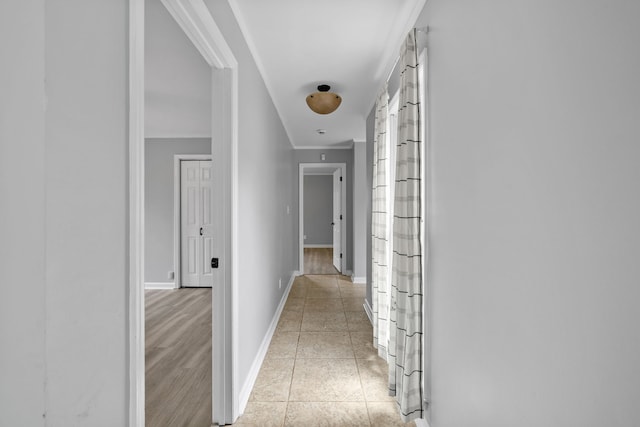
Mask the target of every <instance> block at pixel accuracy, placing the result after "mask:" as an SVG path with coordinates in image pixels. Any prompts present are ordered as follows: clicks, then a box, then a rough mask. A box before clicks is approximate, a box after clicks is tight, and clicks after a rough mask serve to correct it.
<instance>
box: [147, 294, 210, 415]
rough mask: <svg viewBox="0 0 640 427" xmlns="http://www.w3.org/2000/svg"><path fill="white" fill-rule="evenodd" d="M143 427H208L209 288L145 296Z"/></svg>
mask: <svg viewBox="0 0 640 427" xmlns="http://www.w3.org/2000/svg"><path fill="white" fill-rule="evenodd" d="M145 309H146V314H145V331H146V332H145V333H146V342H145V350H146V377H145V384H146V402H145V409H146V426H147V427H174V426H176V427H177V426H184V427H187V426H189V427H209V426H211V288H182V289H176V290H148V291H145Z"/></svg>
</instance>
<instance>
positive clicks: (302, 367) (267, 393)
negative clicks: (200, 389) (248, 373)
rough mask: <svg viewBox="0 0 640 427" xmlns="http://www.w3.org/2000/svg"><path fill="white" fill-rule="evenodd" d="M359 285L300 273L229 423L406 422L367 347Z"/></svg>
mask: <svg viewBox="0 0 640 427" xmlns="http://www.w3.org/2000/svg"><path fill="white" fill-rule="evenodd" d="M364 297H365V287H364V285H358V284H354V283H352V282H351V281H350V280H349V279H348V278H347V277H345V276H340V275H306V276H299V277H298V278H296V280H295V282H294V283H293V285H292V288H291V291H290V293H289V297H288V299H287V302H286V305H285V307H284V310H283V312H282V315H281V317H280V322H279V323H278V327H277V329H276V332H275V333H274V336H273V339H272V341H271V345H270V347H269V350H268V352H267V355H266V357H265V360H264V363H263V365H262V368H261V370H260V373H259V375H258V378H257V380H256V384H255V386H254V388H253V391H252V393H251V396H250V398H249V403H248V405H247V408H246V411H245V413H244V415H243V416H241V417H240V418H239V419H238V421H237V423H236V424H234V425H236V426H255V427H257V426H260V427H266V426H274V427H275V426H277V427H281V426H286V427H289V426H291V427H293V426H305V427H313V426H336V427H338V426H339V427H348V426H385V427H392V426H405V425H407V426H414V425H415V424H414V423H413V422H412V423H408V424H404V423H402V422H401V420H400V416H399V415H398V413H397V410H396V404H395V401H394V398H393V397H389V396H388V393H387V387H386V372H387V367H386V363H385V362H384V361H383V360H382V359H381V358H379V357H378V356H377V353H376V351H375V350H374V349H373V347H372V328H371V323H370V322H369V319H368V318H367V315H366V313H365V311H364V308H363V305H362V304H363V302H364Z"/></svg>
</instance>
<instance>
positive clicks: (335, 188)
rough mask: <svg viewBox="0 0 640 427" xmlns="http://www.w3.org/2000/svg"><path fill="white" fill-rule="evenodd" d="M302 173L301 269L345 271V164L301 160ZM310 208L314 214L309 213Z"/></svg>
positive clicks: (300, 186) (343, 272)
mask: <svg viewBox="0 0 640 427" xmlns="http://www.w3.org/2000/svg"><path fill="white" fill-rule="evenodd" d="M299 173H300V175H299V193H300V194H299V210H298V212H299V248H300V251H299V252H300V255H299V257H300V258H299V268H300V271H301V273H303V274H345V273H346V248H347V241H346V236H347V220H346V219H347V217H346V213H347V209H346V207H347V201H346V198H347V187H346V185H347V178H346V177H347V170H346V164H345V163H300V166H299ZM305 188H306V191H305ZM306 193H311V194H306ZM309 211H311V212H313V215H309Z"/></svg>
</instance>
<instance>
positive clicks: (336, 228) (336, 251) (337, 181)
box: [332, 169, 342, 272]
mask: <svg viewBox="0 0 640 427" xmlns="http://www.w3.org/2000/svg"><path fill="white" fill-rule="evenodd" d="M332 225H333V266H334V267H335V268H336V269H337V270H338V271H339V272H342V171H341V170H340V169H337V170H336V171H335V172H333V222H332Z"/></svg>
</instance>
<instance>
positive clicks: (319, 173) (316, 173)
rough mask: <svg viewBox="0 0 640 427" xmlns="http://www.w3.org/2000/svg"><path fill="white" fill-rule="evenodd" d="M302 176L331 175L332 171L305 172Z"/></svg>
mask: <svg viewBox="0 0 640 427" xmlns="http://www.w3.org/2000/svg"><path fill="white" fill-rule="evenodd" d="M304 176H333V172H322V171H321V172H314V171H311V172H305V173H304Z"/></svg>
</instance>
